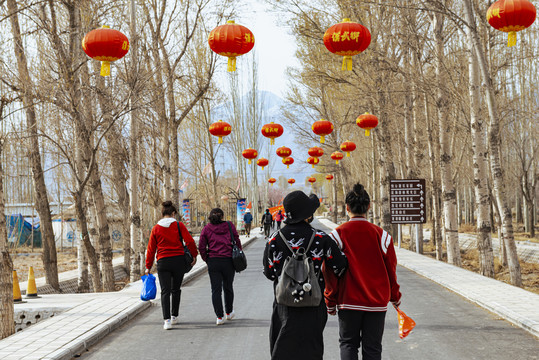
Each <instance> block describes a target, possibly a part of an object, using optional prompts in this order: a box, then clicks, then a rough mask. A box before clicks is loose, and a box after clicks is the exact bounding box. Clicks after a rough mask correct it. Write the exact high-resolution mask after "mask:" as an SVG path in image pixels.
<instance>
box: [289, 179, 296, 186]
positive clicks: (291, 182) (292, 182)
mask: <svg viewBox="0 0 539 360" xmlns="http://www.w3.org/2000/svg"><path fill="white" fill-rule="evenodd" d="M295 182H296V180H294V179H288V183H289V184H290V185H292V184H294V183H295Z"/></svg>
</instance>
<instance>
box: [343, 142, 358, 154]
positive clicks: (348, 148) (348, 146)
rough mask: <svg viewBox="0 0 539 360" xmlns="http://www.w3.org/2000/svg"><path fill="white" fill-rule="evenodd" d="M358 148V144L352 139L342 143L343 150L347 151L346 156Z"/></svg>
mask: <svg viewBox="0 0 539 360" xmlns="http://www.w3.org/2000/svg"><path fill="white" fill-rule="evenodd" d="M355 149H356V144H354V143H353V142H351V141H345V142H343V143H342V144H341V150H342V151H344V152H345V153H346V156H348V157H349V156H350V152H352V151H354V150H355Z"/></svg>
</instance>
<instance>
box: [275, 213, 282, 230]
mask: <svg viewBox="0 0 539 360" xmlns="http://www.w3.org/2000/svg"><path fill="white" fill-rule="evenodd" d="M283 218H284V215H283V211H282V210H279V211H278V212H277V214H275V223H276V224H277V230H280V229H281V221H283Z"/></svg>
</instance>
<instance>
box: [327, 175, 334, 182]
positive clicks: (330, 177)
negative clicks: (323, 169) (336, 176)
mask: <svg viewBox="0 0 539 360" xmlns="http://www.w3.org/2000/svg"><path fill="white" fill-rule="evenodd" d="M326 180H327V181H328V182H329V183H330V182H331V180H333V175H331V174H327V175H326Z"/></svg>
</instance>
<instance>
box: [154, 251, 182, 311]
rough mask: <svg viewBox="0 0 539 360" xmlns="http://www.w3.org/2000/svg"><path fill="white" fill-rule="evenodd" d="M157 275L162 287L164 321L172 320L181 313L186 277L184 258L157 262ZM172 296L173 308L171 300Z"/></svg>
mask: <svg viewBox="0 0 539 360" xmlns="http://www.w3.org/2000/svg"><path fill="white" fill-rule="evenodd" d="M157 275H158V276H159V285H160V286H161V309H162V310H163V319H165V320H167V319H170V313H171V311H172V316H178V312H179V311H180V295H181V293H182V291H181V289H180V287H181V286H182V281H183V276H184V275H185V260H184V256H183V255H180V256H171V257H166V258H162V259H159V260H157ZM171 296H172V307H171V306H170V298H171Z"/></svg>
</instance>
